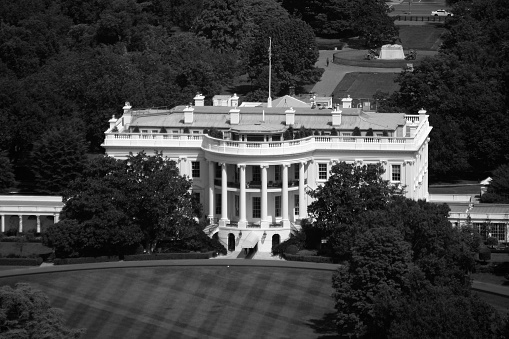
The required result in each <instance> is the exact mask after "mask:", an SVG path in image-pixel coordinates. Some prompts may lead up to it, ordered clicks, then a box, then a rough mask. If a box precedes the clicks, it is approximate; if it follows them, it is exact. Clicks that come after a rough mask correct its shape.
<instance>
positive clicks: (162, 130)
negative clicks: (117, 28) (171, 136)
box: [159, 127, 168, 133]
mask: <svg viewBox="0 0 509 339" xmlns="http://www.w3.org/2000/svg"><path fill="white" fill-rule="evenodd" d="M159 133H168V131H166V128H164V127H161V130H160V131H159Z"/></svg>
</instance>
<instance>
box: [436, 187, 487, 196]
mask: <svg viewBox="0 0 509 339" xmlns="http://www.w3.org/2000/svg"><path fill="white" fill-rule="evenodd" d="M428 191H429V193H430V194H480V193H481V185H466V186H442V187H439V186H429V187H428Z"/></svg>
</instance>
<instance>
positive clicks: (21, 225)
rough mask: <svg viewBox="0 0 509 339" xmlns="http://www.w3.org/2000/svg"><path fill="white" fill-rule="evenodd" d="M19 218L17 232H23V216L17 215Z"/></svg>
mask: <svg viewBox="0 0 509 339" xmlns="http://www.w3.org/2000/svg"><path fill="white" fill-rule="evenodd" d="M18 217H19V232H20V233H21V232H23V216H22V215H18Z"/></svg>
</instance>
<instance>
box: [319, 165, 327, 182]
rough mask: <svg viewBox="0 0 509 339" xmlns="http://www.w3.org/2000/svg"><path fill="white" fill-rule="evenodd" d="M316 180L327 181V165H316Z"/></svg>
mask: <svg viewBox="0 0 509 339" xmlns="http://www.w3.org/2000/svg"><path fill="white" fill-rule="evenodd" d="M318 179H320V180H327V164H318Z"/></svg>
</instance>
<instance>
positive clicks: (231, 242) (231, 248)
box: [228, 233, 235, 251]
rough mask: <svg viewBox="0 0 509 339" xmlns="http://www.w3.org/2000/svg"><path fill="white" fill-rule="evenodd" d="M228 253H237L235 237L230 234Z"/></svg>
mask: <svg viewBox="0 0 509 339" xmlns="http://www.w3.org/2000/svg"><path fill="white" fill-rule="evenodd" d="M228 251H235V235H233V233H230V234H228Z"/></svg>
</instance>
